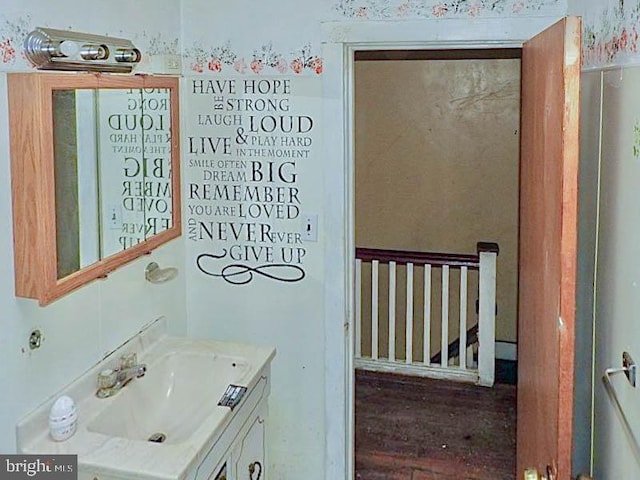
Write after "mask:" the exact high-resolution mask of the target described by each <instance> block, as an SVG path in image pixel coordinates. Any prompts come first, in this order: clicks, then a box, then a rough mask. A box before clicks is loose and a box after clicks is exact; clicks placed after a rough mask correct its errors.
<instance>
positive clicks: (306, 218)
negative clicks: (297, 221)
mask: <svg viewBox="0 0 640 480" xmlns="http://www.w3.org/2000/svg"><path fill="white" fill-rule="evenodd" d="M300 233H301V234H302V240H304V241H305V242H317V241H318V214H317V213H303V214H302V231H301V232H300Z"/></svg>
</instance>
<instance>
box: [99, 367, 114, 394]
mask: <svg viewBox="0 0 640 480" xmlns="http://www.w3.org/2000/svg"><path fill="white" fill-rule="evenodd" d="M117 381H118V374H117V372H115V371H114V370H112V369H110V368H106V369H104V370H102V371H101V372H100V373H99V374H98V388H99V389H102V388H111V387H114V386H115V384H116V383H117Z"/></svg>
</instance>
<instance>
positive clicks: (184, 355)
mask: <svg viewBox="0 0 640 480" xmlns="http://www.w3.org/2000/svg"><path fill="white" fill-rule="evenodd" d="M249 371H250V368H249V365H248V363H247V362H246V361H245V360H243V359H242V358H238V357H231V356H227V355H220V354H217V353H211V352H204V351H203V352H189V351H187V352H181V351H176V352H171V353H167V354H166V355H163V356H162V357H160V358H159V359H158V360H156V361H155V362H154V363H153V364H152V365H147V373H146V374H145V376H144V377H141V378H138V379H135V380H132V381H131V382H129V384H128V385H127V386H126V387H123V388H122V390H120V391H119V392H118V393H117V394H116V395H115V396H114V397H113V398H112V399H111V401H110V402H109V403H110V404H109V405H108V406H107V407H106V408H104V409H103V410H102V412H101V413H99V414H98V415H97V416H96V417H95V418H94V419H93V420H92V421H91V422H89V423H88V424H87V430H89V431H90V432H96V433H101V434H104V435H111V436H114V437H124V438H129V439H132V440H141V441H147V440H149V439H150V438H151V437H152V436H155V438H156V439H157V438H161V439H162V442H161V443H181V442H184V441H185V440H187V439H188V438H189V437H190V436H191V435H192V434H193V433H194V432H195V431H196V430H197V429H198V427H199V426H200V425H202V423H203V422H204V420H205V419H206V418H207V417H208V416H209V415H211V412H212V410H215V409H216V408H219V407H218V406H217V403H218V400H220V398H221V397H222V395H223V393H224V391H225V390H226V388H227V386H229V385H230V384H233V383H240V384H242V383H245V382H246V380H247V379H246V374H247V373H248V372H249ZM104 400H107V401H109V400H108V399H104ZM159 435H162V437H159Z"/></svg>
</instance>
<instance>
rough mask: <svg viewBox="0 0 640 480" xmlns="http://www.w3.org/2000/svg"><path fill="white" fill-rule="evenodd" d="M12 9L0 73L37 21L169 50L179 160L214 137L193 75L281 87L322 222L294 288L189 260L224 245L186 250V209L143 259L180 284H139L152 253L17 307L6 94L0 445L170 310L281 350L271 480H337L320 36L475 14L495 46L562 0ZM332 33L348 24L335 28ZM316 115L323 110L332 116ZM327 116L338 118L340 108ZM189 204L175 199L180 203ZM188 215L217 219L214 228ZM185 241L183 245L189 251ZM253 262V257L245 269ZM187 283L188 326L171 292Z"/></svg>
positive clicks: (333, 160)
mask: <svg viewBox="0 0 640 480" xmlns="http://www.w3.org/2000/svg"><path fill="white" fill-rule="evenodd" d="M23 3H24V2H18V1H17V0H9V1H5V2H4V4H3V11H2V16H3V17H2V18H0V64H3V65H4V66H3V68H4V70H11V69H24V68H27V66H26V63H25V61H24V60H23V59H22V58H21V57H20V53H19V50H18V52H17V53H16V54H13V53H12V52H11V47H14V48H15V46H16V45H17V44H18V43H19V41H18V40H19V37H20V36H23V35H24V34H25V33H26V32H28V31H29V30H31V28H32V27H34V26H38V25H43V26H51V27H58V28H66V27H67V26H68V27H71V28H73V29H75V30H80V31H82V30H85V31H90V32H95V33H106V34H112V35H122V36H125V37H130V38H132V39H133V40H134V41H135V42H136V43H137V45H138V46H139V47H140V48H141V49H142V50H143V53H144V52H145V51H146V52H150V53H175V52H177V51H180V49H181V48H182V51H183V52H184V54H185V57H184V73H185V75H186V76H187V77H188V78H187V79H185V81H184V84H183V104H184V112H183V113H184V115H186V116H187V117H189V118H187V119H186V120H185V122H184V127H185V129H184V131H183V132H182V138H183V150H185V151H188V149H187V145H186V143H185V140H184V139H187V137H188V136H190V135H191V136H201V135H205V136H208V134H202V133H201V132H203V131H205V132H212V136H217V135H216V131H215V129H213V128H205V126H203V125H197V122H198V120H197V117H196V116H195V115H197V112H196V110H197V109H198V108H203V106H202V105H201V104H200V102H199V101H197V100H195V99H193V98H191V99H189V98H188V97H189V95H188V90H187V88H188V81H189V79H190V78H193V77H200V76H201V77H202V78H211V79H219V80H221V81H224V80H231V79H236V80H237V79H245V78H248V79H260V78H263V77H264V76H267V77H270V78H272V79H277V78H281V79H290V80H291V81H292V83H291V88H292V93H291V94H290V96H291V100H292V102H293V103H295V107H294V108H295V112H298V113H299V114H301V115H309V116H311V117H313V118H314V131H313V134H312V136H313V141H314V142H315V143H314V148H313V151H312V152H310V154H309V157H308V161H306V160H302V159H301V160H300V162H299V163H298V164H297V166H296V170H297V172H298V173H299V178H298V180H297V184H298V186H299V188H300V202H301V203H300V208H301V211H303V212H304V211H306V212H311V213H317V214H319V231H320V238H319V242H317V243H312V244H305V251H306V254H307V255H306V256H305V258H304V261H303V262H302V263H301V264H299V266H300V268H303V269H304V271H305V278H304V280H302V281H300V282H294V283H281V282H277V283H276V282H275V281H269V280H267V279H265V278H264V277H262V276H260V275H258V276H257V277H258V278H255V279H254V280H253V281H252V282H251V283H250V284H247V285H244V286H238V285H230V284H228V283H227V282H225V281H224V280H222V279H220V278H215V277H210V276H208V275H205V274H204V273H202V272H201V271H200V270H198V269H197V268H196V266H195V260H196V257H197V255H199V254H201V253H204V252H210V251H214V249H217V248H218V247H223V248H224V247H225V246H226V247H228V246H230V244H229V243H228V242H227V241H216V242H214V241H211V240H204V241H195V240H189V234H190V232H189V224H188V221H189V219H190V215H189V213H188V211H185V219H184V220H185V229H184V237H183V239H182V240H178V241H176V242H174V243H173V244H172V245H169V246H167V247H166V248H163V249H162V250H160V251H159V252H158V253H157V254H156V253H154V256H153V259H156V255H157V260H158V261H159V262H161V263H162V264H173V265H176V264H177V265H182V260H183V255H184V265H185V270H186V274H185V275H181V277H179V278H180V280H179V282H177V283H171V284H168V285H165V286H162V287H157V286H153V287H152V286H150V285H147V284H145V283H144V281H143V280H142V271H143V268H144V265H145V264H146V261H147V259H141V260H139V261H137V262H134V263H133V264H131V265H129V266H127V267H125V268H123V269H122V270H121V271H119V272H117V273H116V274H114V275H112V276H111V277H110V278H109V279H108V280H106V281H105V282H96V283H94V284H93V285H91V286H89V287H86V288H83V289H82V290H81V291H78V292H76V293H73V294H71V295H70V296H69V297H67V298H65V299H63V300H60V301H59V302H56V303H54V304H53V305H52V306H50V307H47V308H45V309H40V308H38V307H36V306H34V305H33V303H32V302H28V301H23V300H16V299H15V298H14V297H13V293H12V286H13V285H12V276H11V272H12V270H13V265H12V260H11V259H12V256H11V253H10V252H11V240H10V235H11V230H10V229H11V226H10V223H11V222H10V221H9V220H8V219H10V218H11V216H10V197H9V193H8V192H9V178H10V177H9V166H8V165H9V163H8V151H7V147H6V145H7V143H8V142H7V138H8V137H7V135H8V132H7V125H6V123H7V113H6V108H7V107H6V99H5V98H4V97H3V98H2V100H0V109H1V110H0V145H4V147H2V148H3V153H4V154H3V155H2V157H3V159H4V160H3V161H2V162H1V163H0V168H1V169H2V170H1V171H0V174H2V175H0V178H2V179H3V180H1V181H2V182H4V183H3V186H4V188H2V189H0V190H1V192H2V193H1V194H0V195H2V197H1V200H0V208H1V209H2V210H0V214H2V218H5V219H7V221H6V223H5V224H3V227H2V232H1V233H0V242H2V243H1V246H2V247H4V248H3V251H4V252H6V254H5V255H4V256H3V260H2V262H3V263H2V267H3V268H2V270H0V271H2V272H4V273H2V274H1V275H2V277H1V278H2V286H3V288H2V293H1V294H0V311H2V312H3V314H4V316H5V318H6V321H5V334H4V335H3V336H0V342H2V344H1V345H0V347H2V348H1V352H2V353H0V361H1V362H2V363H3V365H4V366H5V367H4V368H3V369H2V374H0V375H2V380H5V384H6V385H15V389H14V391H13V392H12V393H11V394H10V395H8V396H3V398H2V402H3V403H2V407H1V412H0V415H1V424H0V426H1V427H2V428H1V430H0V431H1V432H2V433H1V435H3V436H2V437H0V438H1V440H0V451H12V450H13V449H14V440H13V433H12V431H13V426H14V425H15V422H16V421H17V419H18V418H19V417H20V416H21V415H22V414H24V413H25V412H27V411H28V410H30V409H31V408H33V407H34V406H35V405H36V404H38V403H40V402H41V401H43V400H44V399H45V398H46V397H47V396H48V395H50V394H52V393H53V392H54V391H56V390H57V389H58V388H60V387H61V386H62V385H64V384H65V383H67V382H69V381H70V380H71V379H72V378H74V377H75V376H77V375H78V374H79V373H80V372H82V371H84V370H85V369H86V368H88V367H89V366H90V365H91V364H93V363H95V362H96V361H97V360H98V359H99V358H100V357H101V356H102V354H103V353H104V352H106V351H107V350H109V349H111V348H113V347H114V346H115V345H117V344H118V343H120V342H122V341H124V340H125V339H127V338H128V337H129V336H131V335H132V334H133V333H134V332H135V331H136V330H137V329H138V328H139V327H140V326H141V325H142V324H144V323H146V322H148V321H150V320H152V319H153V318H154V316H156V315H159V314H167V315H168V316H169V318H170V320H172V321H171V322H170V323H171V324H172V328H173V329H174V330H177V331H180V330H184V329H187V330H188V333H189V334H190V335H194V336H203V337H215V338H220V339H236V340H241V341H254V342H259V343H265V344H271V345H275V346H276V347H277V348H278V354H277V357H276V359H275V362H274V368H273V380H274V383H273V391H272V397H271V402H270V404H271V423H270V426H269V439H268V446H269V453H270V458H271V460H270V462H271V467H272V469H271V472H270V475H271V478H273V479H274V480H282V479H296V478H314V479H315V478H317V479H320V478H331V479H337V478H341V477H342V472H344V462H345V458H344V448H343V444H342V442H343V441H344V428H345V416H344V415H345V412H344V408H345V406H344V403H343V398H344V397H343V393H344V388H345V378H344V372H345V371H344V366H343V362H344V361H345V354H346V348H345V344H344V332H345V329H344V322H345V320H346V309H347V308H348V306H346V304H345V302H346V292H347V288H346V286H345V283H344V282H345V264H344V258H345V253H346V252H345V250H344V246H345V245H346V242H345V235H346V231H345V225H346V219H347V215H346V214H347V212H348V211H349V209H350V205H348V204H347V203H346V201H345V197H344V186H345V185H344V178H345V175H346V170H347V167H346V165H345V163H344V156H343V154H344V152H343V151H341V147H340V146H339V145H338V144H337V140H339V135H338V137H337V138H336V136H335V129H333V130H331V129H328V126H335V124H336V122H335V119H336V117H335V116H334V115H335V114H336V112H339V111H340V110H341V108H342V104H341V103H340V102H341V95H342V92H341V90H340V88H341V87H340V86H339V87H336V84H335V83H330V84H327V82H325V81H324V80H321V78H320V75H324V74H325V73H326V72H327V71H329V72H330V73H332V75H333V76H334V79H335V76H336V74H338V75H339V76H341V75H342V73H343V72H342V63H341V61H342V57H341V56H340V55H339V54H336V49H335V45H336V44H334V46H333V48H332V49H329V50H326V49H324V48H323V42H324V41H329V40H332V41H336V40H337V39H338V38H339V37H340V36H341V35H348V34H349V32H350V31H352V30H353V28H356V30H357V27H367V28H371V26H373V25H378V24H379V23H378V22H379V21H385V22H390V23H392V24H393V25H394V28H396V29H397V30H398V31H399V30H403V29H404V30H409V31H410V32H411V33H412V35H413V36H414V37H415V38H416V39H419V38H424V32H429V31H438V32H441V34H443V32H447V31H448V30H449V28H448V26H449V25H451V23H450V22H455V25H456V26H457V27H456V28H458V27H460V28H459V29H458V30H457V31H458V32H463V31H467V30H468V31H476V32H477V31H478V30H479V29H482V28H483V27H482V25H486V24H484V23H482V22H478V20H479V19H486V20H492V21H493V23H492V24H491V29H489V27H487V31H485V32H484V34H483V35H484V37H485V38H491V36H492V35H493V32H494V31H499V32H500V36H501V38H506V37H505V36H506V35H507V34H508V33H513V29H514V25H515V23H516V22H514V19H520V21H522V20H523V19H528V18H530V17H534V18H537V19H538V20H539V18H540V17H542V18H557V17H559V16H562V15H564V13H565V12H566V1H564V0H531V1H521V0H502V1H497V2H496V1H488V0H478V1H476V2H473V3H470V2H464V1H461V0H455V1H449V2H441V1H435V0H427V1H425V2H414V1H411V0H407V1H405V0H373V1H371V0H323V1H313V0H308V1H306V2H300V1H294V0H284V1H271V2H258V3H256V2H249V1H248V0H240V1H237V2H215V3H214V4H212V2H209V1H205V0H182V2H180V3H179V2H174V1H169V0H163V1H162V2H158V1H152V0H143V1H141V2H136V3H135V6H132V3H131V2H126V1H125V0H112V1H111V2H109V8H108V9H107V10H104V8H102V7H103V6H104V4H100V5H98V4H97V3H96V4H95V8H94V10H95V11H99V12H100V14H99V15H98V14H91V15H87V14H86V13H85V12H87V11H91V10H92V9H91V8H90V7H91V5H89V6H88V5H86V2H80V1H79V0H75V1H74V2H66V3H67V4H66V5H65V9H64V11H62V10H60V8H59V7H54V6H48V4H47V3H46V2H44V1H38V2H36V4H35V5H30V6H29V10H25V9H23V8H22V7H21V5H22V4H23ZM123 12H124V13H123ZM180 19H181V22H182V24H181V27H179V25H178V22H180ZM323 21H333V22H337V23H334V27H336V28H334V29H333V30H331V33H330V34H329V33H327V34H326V35H331V39H329V38H328V37H325V36H324V35H325V34H324V33H323V26H322V22H323ZM405 21H406V22H407V23H406V26H405V23H404V22H405ZM342 23H344V25H345V26H344V28H343V29H341V28H340V26H339V25H340V24H342ZM549 23H550V22H549ZM467 26H468V27H469V28H468V29H467V28H466V27H467ZM434 27H435V28H434ZM462 27H464V28H462ZM494 28H496V29H497V30H493V29H494ZM325 31H328V30H325ZM505 32H507V33H505ZM460 35H462V34H460ZM516 37H517V36H515V37H513V38H516ZM178 39H180V40H181V42H180V43H181V46H180V45H178ZM7 40H9V43H8V44H7V43H6V42H7ZM3 41H4V42H5V44H4V47H3V46H2V45H3V44H2V42H3ZM3 59H5V60H6V61H4V62H3ZM252 66H253V68H252ZM4 84H5V79H4V76H2V85H0V87H2V88H1V89H0V91H3V92H6V88H5V87H4ZM338 85H341V83H338ZM327 112H328V113H327ZM298 113H296V115H297V114H298ZM327 114H330V115H331V117H330V118H329V120H327V117H326V115H327ZM245 118H246V117H245ZM337 118H338V119H340V118H341V117H340V116H339V113H338V117H337ZM246 121H248V120H246ZM338 123H339V122H338ZM232 131H233V129H232ZM332 149H333V150H332ZM261 161H264V162H267V161H269V158H268V155H267V156H261ZM186 162H187V158H186V156H185V158H184V159H183V165H184V170H185V177H186V178H185V182H189V181H200V182H203V181H204V179H203V178H202V177H203V175H204V174H203V172H202V171H200V170H199V168H196V167H193V168H192V167H189V165H188V163H186ZM190 200H193V199H189V198H188V196H187V193H186V192H185V204H188V203H189V201H190ZM235 217H237V215H236V216H234V215H229V218H228V219H229V220H230V221H234V222H235V221H238V220H239V219H238V218H235ZM194 220H203V221H204V220H209V221H213V222H215V221H218V220H220V218H216V217H215V216H212V217H211V218H208V219H206V218H201V217H198V219H195V218H194ZM274 225H279V226H280V227H281V229H282V231H288V232H294V231H295V230H296V229H297V228H299V225H296V220H295V219H289V220H287V221H282V222H275V223H274ZM274 228H275V227H274ZM218 240H220V239H218ZM183 242H186V244H187V246H186V253H185V252H183V250H184V243H183ZM256 265H257V262H254V263H253V264H252V265H251V266H253V267H255V266H256ZM185 280H186V292H187V293H186V304H187V306H188V309H187V310H188V318H189V320H188V326H185V322H184V316H183V313H184V296H183V294H182V289H181V287H182V285H181V283H180V282H184V281H185ZM96 306H97V307H96ZM96 311H97V313H96ZM87 317H90V318H89V319H87ZM96 318H97V320H96ZM131 318H135V320H131ZM33 326H39V327H41V328H42V329H43V331H44V333H45V336H46V339H47V340H46V342H45V344H44V346H43V347H42V348H41V349H40V350H39V351H37V352H35V353H33V354H31V355H28V354H23V353H22V352H21V348H22V347H23V346H24V345H25V343H26V339H27V336H28V333H29V331H30V329H31V328H32V327H33ZM78 332H81V333H78Z"/></svg>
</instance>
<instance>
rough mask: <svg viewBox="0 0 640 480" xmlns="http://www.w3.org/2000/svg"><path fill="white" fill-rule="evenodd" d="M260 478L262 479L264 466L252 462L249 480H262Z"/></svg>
mask: <svg viewBox="0 0 640 480" xmlns="http://www.w3.org/2000/svg"><path fill="white" fill-rule="evenodd" d="M256 471H257V472H258V473H257V475H258V476H257V477H254V475H255V474H256ZM260 477H262V464H261V463H260V462H252V463H250V464H249V480H260Z"/></svg>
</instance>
